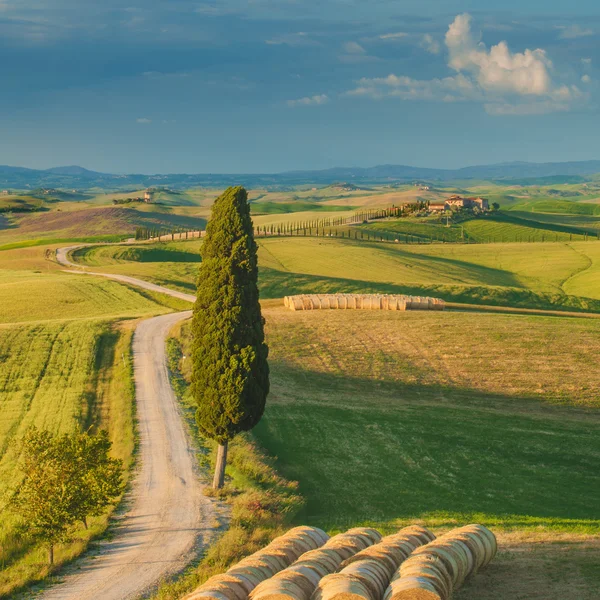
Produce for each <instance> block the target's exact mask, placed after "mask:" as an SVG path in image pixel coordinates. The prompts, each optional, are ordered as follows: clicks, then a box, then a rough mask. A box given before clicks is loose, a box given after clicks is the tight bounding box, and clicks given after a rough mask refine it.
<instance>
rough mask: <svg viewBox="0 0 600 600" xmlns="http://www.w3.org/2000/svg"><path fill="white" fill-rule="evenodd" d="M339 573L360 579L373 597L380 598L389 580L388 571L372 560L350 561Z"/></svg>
mask: <svg viewBox="0 0 600 600" xmlns="http://www.w3.org/2000/svg"><path fill="white" fill-rule="evenodd" d="M340 575H343V576H344V577H348V576H351V577H356V578H357V579H360V580H361V581H362V582H363V584H364V585H365V586H366V587H367V589H368V590H369V591H370V592H371V595H372V596H373V597H374V598H381V596H382V595H383V592H384V591H385V590H386V588H387V586H388V584H389V581H390V575H389V571H388V570H387V569H385V568H384V567H383V566H382V565H381V563H378V562H376V561H373V560H362V561H359V562H355V563H352V564H351V565H349V566H348V567H346V568H345V569H344V571H343V573H340Z"/></svg>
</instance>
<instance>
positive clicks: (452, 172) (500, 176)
mask: <svg viewBox="0 0 600 600" xmlns="http://www.w3.org/2000/svg"><path fill="white" fill-rule="evenodd" d="M598 173H600V160H588V161H578V162H564V163H556V162H555V163H528V162H509V163H501V164H495V165H476V166H471V167H463V168H461V169H435V168H426V167H412V166H407V165H377V166H374V167H337V168H333V169H325V170H313V171H310V170H307V171H289V172H285V173H275V174H243V173H241V174H233V175H220V174H156V175H144V174H129V175H115V174H110V173H99V172H97V171H91V170H89V169H85V168H84V167H80V166H77V165H72V166H66V167H54V168H52V169H46V170H36V169H28V168H25V167H10V166H3V165H0V188H2V189H4V188H8V189H10V188H14V189H18V190H27V189H35V188H69V189H72V188H75V189H79V190H86V189H92V188H99V189H115V190H116V189H126V188H133V189H135V188H138V189H139V188H142V187H153V186H169V187H172V188H190V187H194V186H204V187H221V186H225V185H232V184H244V185H246V186H248V187H257V186H267V187H269V186H273V187H278V186H281V187H285V186H291V185H299V184H302V183H318V184H331V183H336V182H341V181H352V182H354V183H356V182H371V183H375V182H381V183H384V182H390V183H393V182H398V183H402V182H410V181H414V180H419V181H432V182H433V181H444V182H450V181H460V180H469V179H481V180H502V181H506V182H507V183H508V182H510V181H511V180H524V179H528V178H531V179H540V178H556V177H581V178H585V177H589V176H591V175H595V174H598Z"/></svg>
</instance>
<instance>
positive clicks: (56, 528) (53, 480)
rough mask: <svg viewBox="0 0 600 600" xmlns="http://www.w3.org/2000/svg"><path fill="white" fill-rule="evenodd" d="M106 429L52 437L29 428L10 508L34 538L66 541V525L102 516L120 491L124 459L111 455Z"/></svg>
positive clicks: (51, 557)
mask: <svg viewBox="0 0 600 600" xmlns="http://www.w3.org/2000/svg"><path fill="white" fill-rule="evenodd" d="M109 451H110V441H109V440H108V435H107V434H106V432H100V433H98V434H96V435H89V434H87V433H79V432H75V433H71V434H64V435H62V436H60V437H55V436H53V435H52V434H51V433H50V432H48V431H39V430H38V429H36V428H35V427H32V428H30V429H29V430H28V431H27V432H26V434H25V436H24V437H23V439H22V441H21V446H20V459H19V464H18V468H19V470H20V471H21V473H22V480H21V482H20V484H19V485H18V486H17V488H16V489H15V490H14V492H13V494H12V495H11V497H10V498H9V502H8V506H9V508H11V509H12V510H13V511H14V512H15V513H16V514H18V515H19V516H20V517H21V518H22V519H23V520H24V521H25V522H26V523H27V527H28V529H29V530H30V531H31V532H32V533H33V534H34V536H36V537H37V538H38V539H40V540H42V541H43V542H45V543H46V544H47V545H48V560H49V562H50V564H53V562H54V546H55V545H56V544H57V543H58V542H62V541H66V539H67V537H68V533H69V528H70V527H71V526H72V525H73V524H74V523H75V522H76V521H78V520H81V521H83V522H84V524H85V525H86V527H87V522H86V518H87V516H89V515H97V514H100V512H101V511H102V509H103V508H105V507H106V506H107V505H108V504H110V503H112V502H113V501H114V500H115V499H116V498H117V497H118V496H119V495H120V494H121V492H122V490H123V483H122V479H121V471H122V462H121V461H120V460H118V459H114V458H110V457H109V456H108V453H109Z"/></svg>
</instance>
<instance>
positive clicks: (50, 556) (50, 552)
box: [48, 544, 54, 565]
mask: <svg viewBox="0 0 600 600" xmlns="http://www.w3.org/2000/svg"><path fill="white" fill-rule="evenodd" d="M48 562H49V563H50V564H51V565H53V564H54V544H50V546H48Z"/></svg>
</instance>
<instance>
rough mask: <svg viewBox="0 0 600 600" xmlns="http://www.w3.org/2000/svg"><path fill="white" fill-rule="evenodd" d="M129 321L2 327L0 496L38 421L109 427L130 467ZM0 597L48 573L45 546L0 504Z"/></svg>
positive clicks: (73, 548)
mask: <svg viewBox="0 0 600 600" xmlns="http://www.w3.org/2000/svg"><path fill="white" fill-rule="evenodd" d="M131 334H132V327H131V323H115V322H108V321H104V320H97V319H92V320H77V321H63V322H60V323H31V324H28V325H12V324H10V325H3V326H0V358H1V360H0V407H1V410H0V415H1V416H0V497H3V498H5V497H6V494H9V493H10V490H11V489H13V488H14V486H15V485H16V484H17V483H18V475H17V472H16V471H15V465H16V461H17V460H18V452H17V450H18V446H16V445H15V442H16V440H18V439H19V438H20V437H21V436H22V435H23V433H24V432H25V431H26V429H27V428H28V427H29V426H31V425H35V426H37V427H38V428H41V429H48V430H50V431H52V432H54V433H63V432H67V431H69V430H71V429H72V428H81V429H87V428H89V427H90V426H94V427H103V428H105V429H108V430H109V433H110V436H111V439H112V441H113V453H114V455H115V456H117V457H119V458H122V459H123V460H124V462H125V465H126V466H127V467H128V466H129V465H130V463H131V460H132V453H133V446H134V432H133V383H132V373H131V369H132V367H131V358H130V343H131ZM107 521H108V515H105V516H103V517H95V518H93V519H91V521H90V524H89V529H88V530H85V529H84V528H83V527H82V526H80V527H79V528H78V529H76V530H75V531H74V532H73V535H72V538H73V539H72V542H71V543H70V544H65V545H59V546H58V547H57V553H56V557H55V560H56V564H57V565H60V564H62V563H64V562H65V561H67V560H69V559H71V558H73V557H74V556H77V555H78V554H79V553H81V552H82V551H83V550H84V549H85V547H86V546H87V544H88V543H89V541H90V540H91V539H92V538H93V537H95V536H98V535H99V534H101V533H102V531H103V530H104V528H105V527H106V525H107ZM0 552H1V564H2V569H1V570H0V596H1V597H5V594H8V593H9V592H10V591H11V590H14V589H18V588H19V587H21V586H24V585H26V584H27V583H28V582H31V581H35V580H38V579H40V578H43V577H45V576H47V575H48V573H49V569H48V565H47V551H46V549H45V548H41V547H40V546H39V545H38V544H37V543H36V541H35V540H34V539H31V538H30V537H29V535H28V530H27V524H26V523H21V522H19V521H18V519H16V518H15V517H14V516H12V515H11V513H10V512H7V511H6V509H5V508H4V503H2V505H0Z"/></svg>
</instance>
